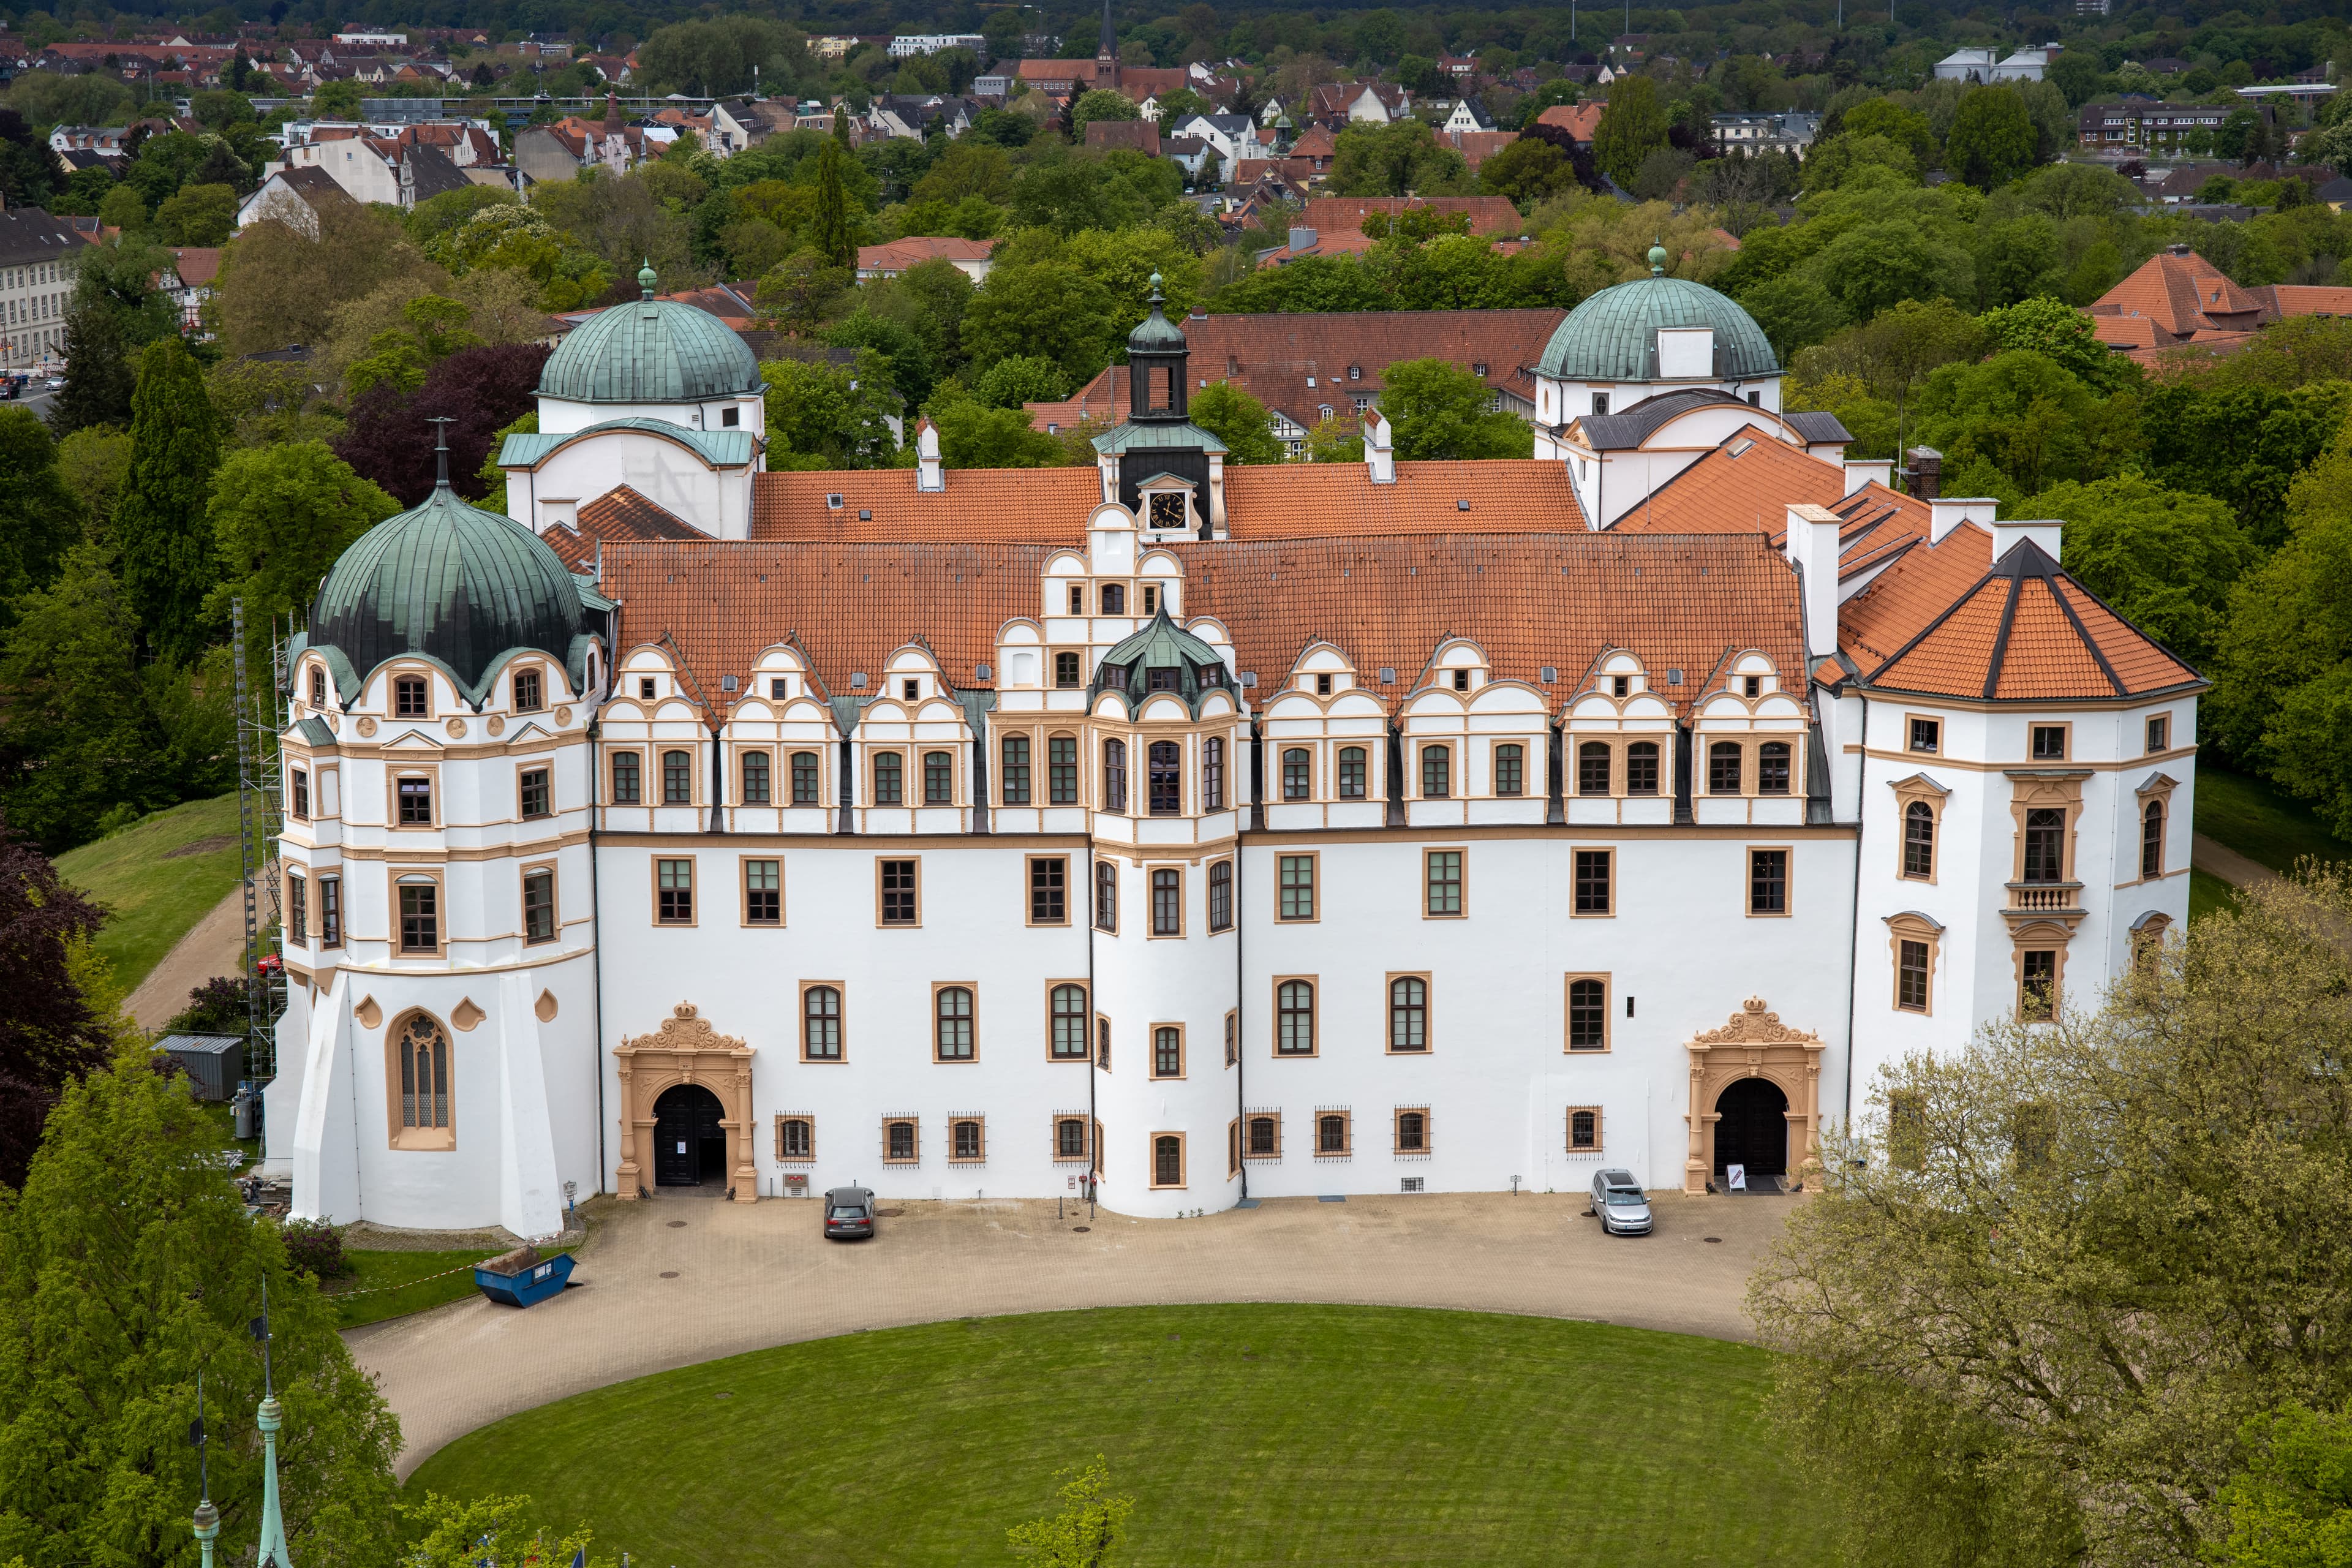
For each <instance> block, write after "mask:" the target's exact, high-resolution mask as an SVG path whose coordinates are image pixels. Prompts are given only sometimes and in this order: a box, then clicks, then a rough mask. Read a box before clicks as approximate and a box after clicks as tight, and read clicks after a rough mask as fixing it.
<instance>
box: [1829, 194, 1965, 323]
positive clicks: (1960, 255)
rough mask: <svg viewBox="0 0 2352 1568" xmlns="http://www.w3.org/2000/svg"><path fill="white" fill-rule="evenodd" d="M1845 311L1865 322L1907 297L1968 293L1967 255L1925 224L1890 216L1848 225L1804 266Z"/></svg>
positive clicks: (1912, 298)
mask: <svg viewBox="0 0 2352 1568" xmlns="http://www.w3.org/2000/svg"><path fill="white" fill-rule="evenodd" d="M1806 269H1807V270H1808V271H1810V272H1811V274H1812V275H1813V276H1814V277H1815V278H1816V279H1820V280H1821V283H1822V287H1824V288H1826V289H1828V290H1829V291H1830V293H1831V294H1832V296H1834V297H1835V298H1836V300H1837V301H1838V303H1839V304H1840V305H1841V306H1843V308H1844V310H1845V313H1846V317H1847V319H1848V320H1850V321H1869V320H1870V319H1871V318H1872V317H1874V316H1875V315H1877V314H1878V313H1879V312H1880V311H1882V310H1885V309H1887V308H1888V307H1889V306H1892V305H1895V304H1898V303H1900V302H1902V301H1903V300H1933V299H1935V298H1936V297H1937V295H1942V296H1943V297H1945V298H1946V299H1958V298H1969V297H1972V294H1973V289H1974V281H1973V276H1972V268H1970V266H1969V256H1968V253H1967V252H1966V251H1964V250H1962V249H1960V248H1959V247H1958V246H1955V245H1950V244H1947V243H1946V242H1944V241H1942V240H1940V239H1938V238H1937V237H1935V235H1934V234H1933V233H1931V232H1929V231H1928V230H1927V228H1926V227H1925V226H1922V225H1920V224H1918V223H1916V222H1911V221H1906V220H1904V219H1897V218H1890V219H1888V220H1886V221H1885V222H1883V223H1865V224H1863V225H1860V226H1857V227H1853V228H1849V229H1847V230H1846V231H1845V232H1844V233H1843V234H1841V235H1839V236H1838V237H1836V238H1835V239H1832V240H1831V241H1830V242H1829V244H1828V245H1826V246H1824V247H1822V250H1821V252H1820V254H1819V255H1817V256H1815V257H1814V258H1813V260H1812V261H1811V264H1810V265H1809V266H1808V267H1807V268H1806Z"/></svg>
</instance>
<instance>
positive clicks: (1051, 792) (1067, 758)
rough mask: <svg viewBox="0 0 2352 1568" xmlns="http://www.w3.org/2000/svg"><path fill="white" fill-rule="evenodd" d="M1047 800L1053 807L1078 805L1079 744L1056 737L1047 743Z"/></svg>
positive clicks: (1064, 737) (1065, 736) (1071, 738)
mask: <svg viewBox="0 0 2352 1568" xmlns="http://www.w3.org/2000/svg"><path fill="white" fill-rule="evenodd" d="M1045 790H1046V794H1045V799H1046V801H1047V803H1048V804H1050V805H1077V804H1078V742H1077V737H1076V736H1075V735H1055V736H1052V737H1050V738H1048V739H1047V741H1046V742H1045Z"/></svg>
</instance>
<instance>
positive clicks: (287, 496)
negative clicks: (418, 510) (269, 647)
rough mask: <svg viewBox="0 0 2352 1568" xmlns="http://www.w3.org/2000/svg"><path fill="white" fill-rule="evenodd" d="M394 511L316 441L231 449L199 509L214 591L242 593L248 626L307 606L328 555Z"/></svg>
mask: <svg viewBox="0 0 2352 1568" xmlns="http://www.w3.org/2000/svg"><path fill="white" fill-rule="evenodd" d="M398 510H400V504H399V503H398V502H397V501H395V500H393V499H392V497H390V496H389V495H386V494H385V493H384V492H383V489H381V488H380V487H379V486H376V485H374V484H372V483H370V482H369V481H368V480H366V479H362V478H360V476H359V475H358V474H356V473H354V472H352V468H351V465H349V464H348V463H346V462H344V461H343V460H342V459H341V458H338V457H336V456H335V455H334V454H333V453H332V452H331V451H329V450H328V449H327V447H326V444H325V443H324V442H320V441H303V442H299V443H296V444H293V445H289V446H278V447H247V448H246V449H244V450H242V451H236V452H231V453H230V454H229V455H228V457H227V458H226V459H225V460H224V461H223V462H222V463H221V466H220V471H219V472H218V473H216V474H215V475H214V476H213V493H212V501H211V504H210V505H209V506H208V507H207V508H206V509H205V519H206V521H207V522H208V523H209V524H210V525H211V528H212V531H213V542H214V546H215V549H216V550H217V551H218V552H219V553H220V561H221V568H222V579H223V580H222V582H221V584H220V586H219V587H218V588H216V589H215V590H214V596H215V600H221V601H225V600H226V598H227V596H229V595H237V596H239V597H241V598H243V599H244V600H245V614H246V620H247V624H248V625H252V624H255V623H257V622H258V623H259V624H262V625H267V624H268V620H269V619H270V618H271V617H275V616H284V615H288V614H290V613H295V612H299V611H303V610H307V609H308V608H309V607H310V600H311V597H312V596H313V595H315V594H316V593H317V592H318V588H319V583H320V579H322V578H323V577H325V576H326V574H327V568H328V567H330V566H331V565H333V564H334V563H335V558H336V557H337V556H339V555H341V553H342V552H344V551H345V550H347V549H349V548H350V547H351V546H352V544H353V543H354V542H357V541H358V539H359V536H360V535H361V534H362V533H365V532H366V531H368V530H369V529H371V528H373V527H374V526H375V525H376V524H377V523H379V522H382V521H383V520H384V519H385V518H388V517H390V516H391V515H392V514H393V513H394V512H395V511H398ZM226 609H227V606H226V603H220V604H217V605H215V611H214V619H215V620H216V621H217V620H225V619H226V618H227V616H226Z"/></svg>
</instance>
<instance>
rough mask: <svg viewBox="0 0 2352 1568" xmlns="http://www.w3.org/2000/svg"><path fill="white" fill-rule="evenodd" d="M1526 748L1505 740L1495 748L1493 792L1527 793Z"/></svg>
mask: <svg viewBox="0 0 2352 1568" xmlns="http://www.w3.org/2000/svg"><path fill="white" fill-rule="evenodd" d="M1527 776H1528V770H1527V748H1525V747H1524V746H1521V745H1518V744H1517V743H1516V742H1507V743H1505V744H1503V745H1500V746H1497V747H1496V748H1495V793H1496V795H1525V794H1526V793H1527Z"/></svg>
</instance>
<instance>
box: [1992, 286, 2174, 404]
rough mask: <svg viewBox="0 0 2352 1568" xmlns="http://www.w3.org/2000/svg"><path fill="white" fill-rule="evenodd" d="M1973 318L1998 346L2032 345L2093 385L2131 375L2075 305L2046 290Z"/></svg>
mask: <svg viewBox="0 0 2352 1568" xmlns="http://www.w3.org/2000/svg"><path fill="white" fill-rule="evenodd" d="M1978 320H1979V321H1980V322H1981V323H1982V324H1983V326H1984V329H1985V331H1987V332H1988V333H1989V334H1990V336H1991V339H1992V341H1993V342H1994V343H1995V344H1997V345H1998V346H2000V347H2001V348H2004V349H2032V351H2033V352H2034V353H2039V354H2042V355H2045V356H2047V357H2048V358H2050V359H2053V360H2055V361H2057V362H2058V363H2060V364H2062V365H2063V366H2065V367H2066V368H2067V369H2068V370H2069V371H2072V372H2073V373H2074V374H2075V375H2077V376H2079V377H2081V378H2082V379H2083V380H2084V381H2085V382H2088V383H2089V384H2091V385H2093V386H2103V387H2106V388H2108V389H2109V390H2113V389H2114V388H2116V387H2118V386H2121V385H2124V384H2126V383H2127V382H2129V381H2131V380H2134V379H2136V373H2137V366H2135V365H2134V364H2133V363H2131V361H2129V360H2127V359H2126V358H2124V356H2123V355H2121V354H2119V353H2114V352H2112V351H2111V350H2109V349H2108V347H2107V345H2106V344H2105V343H2103V342H2100V341H2099V336H2098V333H2096V332H2095V331H2092V330H2091V323H2090V321H2089V320H2088V319H2087V318H2086V317H2084V315H2083V313H2082V312H2081V311H2079V310H2070V309H2068V308H2067V307H2066V306H2065V305H2063V304H2061V303H2060V302H2059V301H2058V300H2053V299H2052V298H2051V297H2050V296H2049V295H2047V294H2042V295H2037V296H2035V297H2034V298H2033V299H2031V300H2019V301H2018V302H2017V303H2016V304H2014V305H2011V306H2010V307H2009V308H2008V309H2007V310H1988V311H1986V312H1985V313H1984V314H1983V315H1982V316H1980V317H1979V318H1978Z"/></svg>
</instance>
